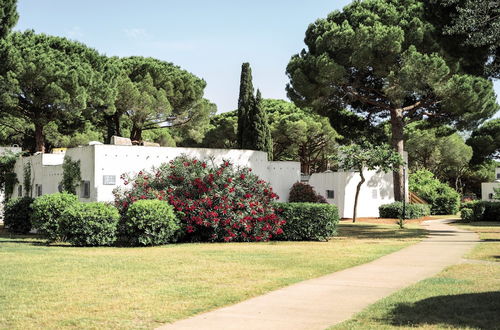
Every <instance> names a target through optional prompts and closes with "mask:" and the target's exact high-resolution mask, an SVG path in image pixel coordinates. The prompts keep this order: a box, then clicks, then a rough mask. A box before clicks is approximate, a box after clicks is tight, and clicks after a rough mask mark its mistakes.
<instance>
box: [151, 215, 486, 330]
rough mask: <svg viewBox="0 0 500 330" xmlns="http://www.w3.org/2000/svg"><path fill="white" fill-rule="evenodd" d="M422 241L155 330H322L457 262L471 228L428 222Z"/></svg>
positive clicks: (472, 239)
mask: <svg viewBox="0 0 500 330" xmlns="http://www.w3.org/2000/svg"><path fill="white" fill-rule="evenodd" d="M423 226H424V227H425V228H426V229H427V230H428V231H429V236H428V238H426V239H425V240H424V241H422V242H420V243H417V244H414V245H412V246H409V247H407V248H405V249H403V250H400V251H398V252H394V253H392V254H389V255H386V256H384V257H381V258H379V259H377V260H375V261H372V262H370V263H367V264H364V265H360V266H357V267H353V268H349V269H345V270H342V271H339V272H335V273H332V274H330V275H326V276H323V277H320V278H316V279H312V280H307V281H304V282H300V283H297V284H294V285H291V286H288V287H285V288H282V289H279V290H276V291H272V292H269V293H267V294H265V295H262V296H259V297H255V298H252V299H249V300H246V301H243V302H241V303H238V304H236V305H232V306H228V307H224V308H220V309H217V310H214V311H212V312H208V313H204V314H200V315H197V316H194V317H191V318H189V319H185V320H181V321H178V322H175V323H173V324H168V325H165V326H163V327H161V328H159V329H214V330H215V329H217V330H221V329H286V330H293V329H297V330H298V329H308V330H309V329H325V328H327V327H329V326H331V325H334V324H337V323H340V322H342V321H345V320H348V319H350V318H351V317H352V316H353V315H354V314H356V313H358V312H360V311H361V310H362V309H364V308H365V307H367V306H368V305H371V304H373V303H374V302H376V301H377V300H379V299H381V298H384V297H386V296H388V295H390V294H391V293H393V292H395V291H397V290H399V289H402V288H404V287H407V286H409V285H411V284H413V283H416V282H418V281H420V280H423V279H425V278H427V277H431V276H433V275H435V274H437V273H438V272H440V271H441V270H442V269H443V268H445V267H447V266H450V265H453V264H457V263H460V262H461V260H462V256H463V255H464V254H465V253H466V252H468V251H469V250H470V249H471V248H472V247H473V246H474V245H475V244H476V243H477V242H479V239H478V236H477V235H476V234H475V233H472V232H468V231H463V230H460V229H458V228H456V227H453V226H449V225H447V224H446V220H438V221H427V222H424V223H423Z"/></svg>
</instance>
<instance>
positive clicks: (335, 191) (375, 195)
mask: <svg viewBox="0 0 500 330" xmlns="http://www.w3.org/2000/svg"><path fill="white" fill-rule="evenodd" d="M363 174H364V176H365V179H366V181H365V183H364V184H363V185H362V186H361V189H360V193H359V199H358V207H357V216H358V217H378V216H379V212H378V208H379V206H381V205H383V204H389V203H393V202H394V201H395V200H394V189H393V174H392V172H389V173H384V172H380V173H377V171H364V172H363ZM360 180H361V178H360V176H359V173H357V172H353V171H339V172H331V171H327V172H324V173H314V174H312V175H311V176H310V178H309V182H308V183H309V184H310V185H311V186H312V187H313V188H314V190H316V193H318V194H320V195H322V196H323V197H325V198H326V200H327V202H328V203H330V204H335V205H336V206H337V207H338V209H339V216H340V217H341V218H352V216H353V211H354V199H355V195H356V186H357V185H358V183H359V182H360ZM406 187H407V189H406V192H407V193H408V181H406Z"/></svg>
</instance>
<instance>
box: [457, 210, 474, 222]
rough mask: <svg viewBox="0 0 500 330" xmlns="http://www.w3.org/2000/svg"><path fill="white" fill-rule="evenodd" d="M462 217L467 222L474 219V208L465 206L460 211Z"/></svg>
mask: <svg viewBox="0 0 500 330" xmlns="http://www.w3.org/2000/svg"><path fill="white" fill-rule="evenodd" d="M460 218H462V220H463V221H466V222H472V221H474V210H472V209H469V208H467V207H464V208H463V209H462V210H461V211H460Z"/></svg>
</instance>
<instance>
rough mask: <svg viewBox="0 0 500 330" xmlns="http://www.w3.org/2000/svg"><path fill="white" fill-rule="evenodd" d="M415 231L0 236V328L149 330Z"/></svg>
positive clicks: (387, 248)
mask: <svg viewBox="0 0 500 330" xmlns="http://www.w3.org/2000/svg"><path fill="white" fill-rule="evenodd" d="M424 234H425V232H424V231H423V230H422V229H419V228H417V227H410V228H408V229H405V230H404V231H399V230H397V229H396V226H395V225H392V226H391V225H372V224H341V225H340V229H339V236H338V237H336V238H334V239H333V240H331V241H330V242H271V243H251V244H247V243H233V244H177V245H169V246H162V247H152V248H75V247H69V246H46V245H43V244H42V242H41V241H40V240H38V239H37V238H36V237H33V236H28V237H16V236H14V237H9V236H8V235H6V234H5V233H4V234H3V235H0V328H8V329H26V328H51V329H53V328H87V329H97V328H99V329H102V328H154V327H157V326H159V325H161V324H164V323H166V322H172V321H175V320H178V319H182V318H186V317H188V316H190V315H193V314H196V313H199V312H203V311H208V310H211V309H214V308H216V307H220V306H223V305H227V304H232V303H235V302H238V301H241V300H244V299H247V298H249V297H252V296H256V295H259V294H262V293H265V292H267V291H270V290H273V289H276V288H279V287H283V286H286V285H289V284H292V283H295V282H298V281H302V280H305V279H309V278H314V277H318V276H321V275H324V274H328V273H331V272H334V271H338V270H341V269H345V268H348V267H352V266H355V265H359V264H362V263H366V262H369V261H371V260H373V259H376V258H378V257H380V256H382V255H385V254H388V253H391V252H394V251H397V250H399V249H401V248H403V247H405V246H408V245H409V244H412V243H415V242H417V241H418V240H420V239H421V238H422V237H423V236H424Z"/></svg>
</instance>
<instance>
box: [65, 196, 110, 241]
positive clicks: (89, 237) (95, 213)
mask: <svg viewBox="0 0 500 330" xmlns="http://www.w3.org/2000/svg"><path fill="white" fill-rule="evenodd" d="M119 218H120V214H119V213H118V210H117V209H116V208H115V207H113V206H112V205H108V204H104V203H98V202H92V203H75V204H73V205H71V206H70V207H68V208H66V209H65V210H64V212H63V213H62V215H61V227H62V228H63V231H62V235H64V236H65V237H66V240H67V241H68V242H69V243H71V244H72V245H75V246H107V245H112V244H113V243H114V242H115V241H116V233H117V226H118V220H119Z"/></svg>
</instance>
